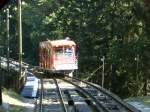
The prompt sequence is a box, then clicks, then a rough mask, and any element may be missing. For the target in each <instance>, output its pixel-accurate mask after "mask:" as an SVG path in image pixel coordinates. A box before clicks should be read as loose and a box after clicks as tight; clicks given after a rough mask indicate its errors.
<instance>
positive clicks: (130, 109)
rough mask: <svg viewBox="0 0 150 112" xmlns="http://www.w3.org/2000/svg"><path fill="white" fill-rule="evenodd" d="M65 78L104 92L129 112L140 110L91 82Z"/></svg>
mask: <svg viewBox="0 0 150 112" xmlns="http://www.w3.org/2000/svg"><path fill="white" fill-rule="evenodd" d="M65 77H68V78H71V79H73V80H76V81H80V82H82V83H85V84H87V85H90V86H91V87H93V88H96V89H97V90H98V91H100V92H102V93H103V94H105V95H107V96H109V97H110V98H112V99H113V100H114V101H116V102H117V103H119V104H120V105H122V106H123V107H124V108H125V109H127V110H128V111H129V112H139V110H137V109H136V108H135V107H133V106H130V105H128V104H127V103H125V102H124V101H123V100H121V99H120V98H119V97H118V96H116V95H115V94H113V93H111V92H110V91H108V90H106V89H104V88H102V87H100V86H98V85H96V84H94V83H90V82H87V81H82V80H80V79H77V78H73V77H70V76H68V75H65Z"/></svg>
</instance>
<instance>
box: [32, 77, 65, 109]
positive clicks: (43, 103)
mask: <svg viewBox="0 0 150 112" xmlns="http://www.w3.org/2000/svg"><path fill="white" fill-rule="evenodd" d="M40 85H41V87H40V90H39V91H40V92H39V98H38V99H37V103H36V107H35V112H62V111H63V112H67V110H66V107H65V105H64V104H63V103H64V101H63V98H62V95H61V91H60V88H59V86H58V84H57V81H56V79H41V84H40Z"/></svg>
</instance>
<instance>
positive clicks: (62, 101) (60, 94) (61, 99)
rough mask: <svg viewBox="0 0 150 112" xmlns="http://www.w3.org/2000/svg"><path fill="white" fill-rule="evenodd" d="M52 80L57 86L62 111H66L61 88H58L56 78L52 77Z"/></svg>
mask: <svg viewBox="0 0 150 112" xmlns="http://www.w3.org/2000/svg"><path fill="white" fill-rule="evenodd" d="M54 82H55V84H56V86H57V90H58V94H59V97H60V101H61V103H62V105H63V109H64V112H68V111H67V107H66V105H65V104H64V100H63V96H62V92H61V90H60V88H59V85H58V82H57V79H55V78H54Z"/></svg>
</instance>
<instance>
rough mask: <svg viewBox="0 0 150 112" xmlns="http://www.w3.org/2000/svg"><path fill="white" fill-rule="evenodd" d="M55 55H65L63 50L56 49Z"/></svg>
mask: <svg viewBox="0 0 150 112" xmlns="http://www.w3.org/2000/svg"><path fill="white" fill-rule="evenodd" d="M55 54H57V55H61V54H63V48H56V49H55Z"/></svg>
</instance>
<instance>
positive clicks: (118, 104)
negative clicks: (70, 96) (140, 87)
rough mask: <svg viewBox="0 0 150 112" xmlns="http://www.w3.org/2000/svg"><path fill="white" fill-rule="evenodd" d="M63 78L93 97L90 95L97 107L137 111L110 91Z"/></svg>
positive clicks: (106, 111) (115, 111) (109, 111)
mask: <svg viewBox="0 0 150 112" xmlns="http://www.w3.org/2000/svg"><path fill="white" fill-rule="evenodd" d="M63 80H64V81H66V82H68V83H71V84H73V85H74V86H76V87H77V88H78V90H79V91H80V92H83V93H86V94H87V95H88V96H90V97H91V96H92V97H93V98H92V97H91V98H92V99H91V100H93V101H94V102H95V103H96V102H97V103H96V104H97V108H98V107H101V108H102V109H103V111H104V112H139V111H138V110H137V109H135V108H134V107H132V106H130V105H128V104H127V103H125V102H123V101H122V100H121V99H120V98H119V97H117V96H116V95H114V94H113V93H110V92H109V91H107V90H105V89H104V88H101V87H100V86H98V85H96V84H93V83H89V82H86V81H81V80H79V79H76V78H72V77H69V76H66V78H64V79H63ZM95 99H96V100H95ZM99 110H100V109H99Z"/></svg>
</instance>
